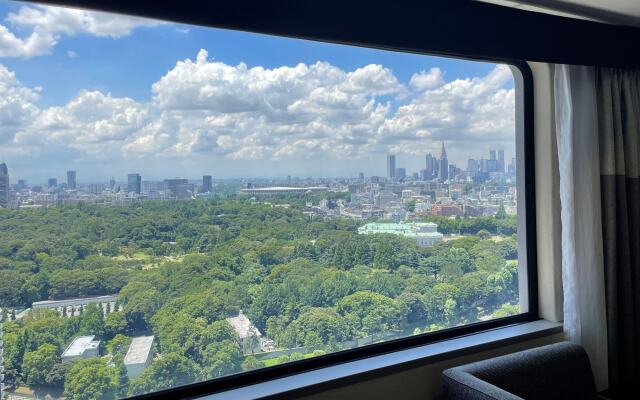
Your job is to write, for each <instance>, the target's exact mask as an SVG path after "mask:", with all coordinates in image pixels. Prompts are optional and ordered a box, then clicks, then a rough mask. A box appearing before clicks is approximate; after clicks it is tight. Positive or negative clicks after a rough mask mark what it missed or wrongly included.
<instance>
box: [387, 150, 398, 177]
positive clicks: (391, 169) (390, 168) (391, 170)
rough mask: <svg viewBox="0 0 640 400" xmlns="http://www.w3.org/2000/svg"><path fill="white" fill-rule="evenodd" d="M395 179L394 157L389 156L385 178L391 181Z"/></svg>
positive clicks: (392, 155)
mask: <svg viewBox="0 0 640 400" xmlns="http://www.w3.org/2000/svg"><path fill="white" fill-rule="evenodd" d="M395 177H396V156H395V155H394V154H389V155H388V156H387V178H389V179H393V178H395Z"/></svg>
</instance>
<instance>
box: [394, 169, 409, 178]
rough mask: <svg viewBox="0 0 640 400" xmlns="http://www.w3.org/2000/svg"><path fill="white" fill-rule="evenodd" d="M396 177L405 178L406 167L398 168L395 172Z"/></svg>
mask: <svg viewBox="0 0 640 400" xmlns="http://www.w3.org/2000/svg"><path fill="white" fill-rule="evenodd" d="M394 177H395V178H396V179H405V178H406V177H407V169H406V168H396V171H395V173H394Z"/></svg>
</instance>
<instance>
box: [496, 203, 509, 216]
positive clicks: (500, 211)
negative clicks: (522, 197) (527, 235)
mask: <svg viewBox="0 0 640 400" xmlns="http://www.w3.org/2000/svg"><path fill="white" fill-rule="evenodd" d="M505 218H507V210H505V209H504V205H502V204H500V207H499V208H498V212H497V213H496V219H505Z"/></svg>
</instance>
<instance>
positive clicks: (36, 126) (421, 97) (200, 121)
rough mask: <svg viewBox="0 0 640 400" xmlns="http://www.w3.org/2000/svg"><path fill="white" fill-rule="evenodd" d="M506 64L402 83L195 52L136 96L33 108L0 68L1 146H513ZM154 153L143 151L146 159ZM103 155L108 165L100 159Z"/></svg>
mask: <svg viewBox="0 0 640 400" xmlns="http://www.w3.org/2000/svg"><path fill="white" fill-rule="evenodd" d="M512 79H513V77H512V75H511V72H510V70H509V68H508V67H506V66H502V65H499V66H496V67H495V68H494V69H493V70H492V71H491V72H489V73H488V74H486V75H485V76H478V77H469V78H465V79H455V80H452V81H449V82H447V81H445V79H444V72H443V71H441V70H439V69H437V68H432V69H431V70H430V71H428V72H421V73H418V74H415V75H414V76H413V77H412V78H411V79H410V81H409V83H408V85H406V86H405V85H403V84H402V83H401V82H400V81H399V80H398V79H397V77H396V76H395V75H394V74H393V72H392V71H391V70H390V69H388V68H385V67H383V66H381V65H376V64H371V65H366V66H363V67H361V68H357V69H354V70H352V71H345V70H343V69H341V68H339V67H336V66H334V65H331V64H329V63H327V62H316V63H313V64H302V63H301V64H297V65H292V66H280V67H275V68H264V67H249V66H247V65H245V64H242V63H241V64H238V65H228V64H225V63H223V62H220V61H214V60H211V59H210V58H209V56H208V54H207V52H206V51H204V50H201V51H200V52H199V53H198V54H197V56H196V58H195V60H191V59H186V60H182V61H178V62H177V63H176V64H175V66H174V67H173V68H172V69H170V70H169V71H168V72H167V73H166V74H165V75H164V76H162V77H159V79H158V81H157V82H155V83H154V84H153V85H152V87H151V88H150V89H151V93H152V98H151V100H149V101H148V102H139V101H136V100H134V99H131V98H127V97H113V96H111V95H110V94H109V93H103V92H101V91H82V92H80V93H79V94H78V95H77V96H76V97H75V98H73V99H72V100H71V101H69V102H67V103H66V104H61V105H58V106H54V107H46V108H38V106H37V100H38V97H39V96H42V95H43V94H42V93H45V92H46V91H45V92H42V93H40V90H42V89H41V88H27V87H25V86H23V85H22V84H20V82H19V81H18V80H17V79H16V77H15V74H14V73H13V72H11V71H9V70H8V69H7V68H5V67H3V66H1V65H0V126H1V128H0V152H5V154H7V153H8V152H13V153H19V154H31V155H39V156H42V157H45V156H48V157H55V158H58V159H61V158H62V159H65V158H70V157H73V158H74V159H75V160H85V161H87V162H90V161H91V160H93V159H103V160H108V162H109V163H117V162H118V160H123V159H132V160H133V159H139V160H150V162H156V163H161V162H162V161H161V160H162V159H163V157H164V158H167V159H168V158H172V159H190V158H194V157H203V158H207V157H209V158H216V159H226V160H230V161H233V160H265V161H270V160H271V161H278V160H287V159H302V160H304V159H312V158H313V159H321V160H324V161H325V162H326V163H330V162H331V160H340V161H341V162H342V161H345V160H354V159H359V158H362V157H369V156H371V154H376V155H377V156H376V157H383V154H385V153H386V152H389V151H393V152H396V153H398V154H416V155H418V154H424V153H426V152H427V151H437V150H438V148H439V146H440V141H441V140H445V141H447V149H448V150H449V152H450V153H456V152H459V153H460V154H465V155H466V154H468V153H469V151H470V149H473V150H474V151H476V152H477V153H478V154H479V155H481V154H484V153H485V152H488V149H490V148H500V147H504V145H505V144H507V145H508V144H509V143H511V144H512V143H513V140H514V132H515V121H514V114H515V112H514V105H515V93H514V89H513V87H512ZM150 155H153V158H149V156H150ZM105 162H106V161H105Z"/></svg>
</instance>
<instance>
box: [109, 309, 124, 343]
mask: <svg viewBox="0 0 640 400" xmlns="http://www.w3.org/2000/svg"><path fill="white" fill-rule="evenodd" d="M128 329H129V324H128V323H127V320H126V319H125V317H124V313H123V312H122V311H118V312H112V313H111V314H107V315H106V316H105V317H104V333H105V336H106V337H107V338H109V337H114V336H115V335H118V334H124V333H126V332H127V330H128Z"/></svg>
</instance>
